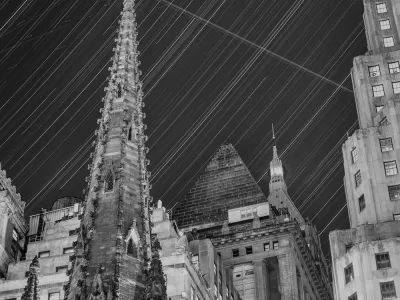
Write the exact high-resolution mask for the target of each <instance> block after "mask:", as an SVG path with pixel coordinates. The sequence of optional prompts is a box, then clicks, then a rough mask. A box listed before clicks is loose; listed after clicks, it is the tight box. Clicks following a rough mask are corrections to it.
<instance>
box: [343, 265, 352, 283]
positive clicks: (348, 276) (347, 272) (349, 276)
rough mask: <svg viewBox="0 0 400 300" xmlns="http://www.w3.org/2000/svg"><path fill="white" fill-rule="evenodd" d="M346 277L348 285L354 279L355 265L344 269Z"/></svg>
mask: <svg viewBox="0 0 400 300" xmlns="http://www.w3.org/2000/svg"><path fill="white" fill-rule="evenodd" d="M344 277H345V280H346V283H349V282H350V281H352V280H353V279H354V272H353V264H350V265H348V266H347V267H346V268H344Z"/></svg>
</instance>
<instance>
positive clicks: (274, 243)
mask: <svg viewBox="0 0 400 300" xmlns="http://www.w3.org/2000/svg"><path fill="white" fill-rule="evenodd" d="M272 248H273V249H278V248H279V242H278V241H275V242H273V243H272Z"/></svg>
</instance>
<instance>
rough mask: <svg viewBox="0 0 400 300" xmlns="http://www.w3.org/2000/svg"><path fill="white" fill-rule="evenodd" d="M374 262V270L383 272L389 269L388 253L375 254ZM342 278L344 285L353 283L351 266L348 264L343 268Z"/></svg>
mask: <svg viewBox="0 0 400 300" xmlns="http://www.w3.org/2000/svg"><path fill="white" fill-rule="evenodd" d="M375 261H376V269H377V270H383V269H389V268H391V267H392V266H391V263H390V257H389V253H388V252H384V253H376V254H375ZM344 278H345V281H346V284H347V283H349V282H351V281H353V279H354V270H353V264H349V265H348V266H347V267H345V268H344Z"/></svg>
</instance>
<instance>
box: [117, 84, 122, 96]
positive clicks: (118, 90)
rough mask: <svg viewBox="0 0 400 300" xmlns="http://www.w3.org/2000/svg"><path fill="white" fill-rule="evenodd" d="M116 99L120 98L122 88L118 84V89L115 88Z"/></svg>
mask: <svg viewBox="0 0 400 300" xmlns="http://www.w3.org/2000/svg"><path fill="white" fill-rule="evenodd" d="M117 97H118V98H121V97H122V87H121V85H120V84H118V88H117Z"/></svg>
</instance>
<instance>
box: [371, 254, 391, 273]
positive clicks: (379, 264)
mask: <svg viewBox="0 0 400 300" xmlns="http://www.w3.org/2000/svg"><path fill="white" fill-rule="evenodd" d="M375 260H376V268H377V269H378V270H380V269H388V268H391V265H390V258H389V253H387V252H386V253H377V254H375Z"/></svg>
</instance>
